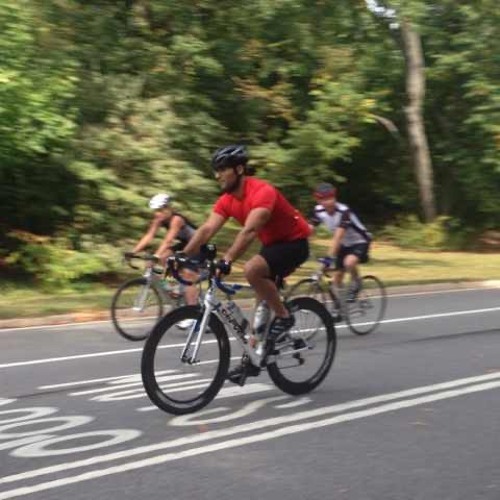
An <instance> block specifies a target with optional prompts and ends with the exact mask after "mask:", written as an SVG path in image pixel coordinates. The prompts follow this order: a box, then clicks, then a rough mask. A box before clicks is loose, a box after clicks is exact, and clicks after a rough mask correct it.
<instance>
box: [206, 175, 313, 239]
mask: <svg viewBox="0 0 500 500" xmlns="http://www.w3.org/2000/svg"><path fill="white" fill-rule="evenodd" d="M254 208H267V209H268V210H270V211H271V217H270V219H269V220H268V221H267V222H266V224H265V225H264V226H263V227H262V228H261V229H260V231H259V232H258V233H257V236H258V238H259V239H260V241H261V242H262V244H263V245H272V244H273V243H278V242H284V241H293V240H298V239H302V238H307V237H308V236H309V235H310V234H311V228H310V227H309V224H308V223H307V222H306V220H305V219H304V217H303V216H302V215H301V214H300V212H299V211H298V210H297V209H296V208H294V207H293V206H292V205H291V204H290V203H289V202H288V201H287V200H286V198H285V197H284V196H283V195H282V194H281V193H280V192H279V191H278V190H277V189H276V188H275V187H274V186H271V184H269V183H267V182H265V181H263V180H261V179H256V178H254V177H245V179H244V185H243V199H241V200H239V199H238V198H236V197H235V196H234V195H232V194H229V193H224V194H223V195H222V196H221V197H220V198H219V199H218V200H217V201H216V202H215V205H214V208H213V210H214V212H215V213H217V214H219V215H222V217H224V218H226V219H227V218H229V217H233V218H235V219H236V220H237V221H238V222H239V223H240V224H241V225H244V224H245V220H246V218H247V216H248V214H249V213H250V211H251V210H253V209H254Z"/></svg>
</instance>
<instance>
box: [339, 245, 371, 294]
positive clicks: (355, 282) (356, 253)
mask: <svg viewBox="0 0 500 500" xmlns="http://www.w3.org/2000/svg"><path fill="white" fill-rule="evenodd" d="M368 247H369V245H368V244H367V243H359V244H357V245H353V246H352V247H349V248H348V250H347V252H348V253H347V255H346V257H345V259H344V266H345V269H346V271H347V272H349V274H350V275H351V287H350V290H349V293H348V297H347V299H348V300H349V301H353V300H355V299H356V296H357V294H358V292H359V289H360V287H361V279H360V273H359V264H360V263H365V262H368Z"/></svg>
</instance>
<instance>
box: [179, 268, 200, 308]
mask: <svg viewBox="0 0 500 500" xmlns="http://www.w3.org/2000/svg"><path fill="white" fill-rule="evenodd" d="M181 275H182V277H183V278H184V279H186V280H187V281H196V280H197V279H198V273H197V272H196V271H193V270H192V269H187V268H185V269H183V270H182V272H181ZM184 300H185V301H186V304H187V305H188V306H195V305H196V304H197V303H198V287H197V286H196V285H191V286H186V287H184Z"/></svg>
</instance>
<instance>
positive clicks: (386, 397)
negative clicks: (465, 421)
mask: <svg viewBox="0 0 500 500" xmlns="http://www.w3.org/2000/svg"><path fill="white" fill-rule="evenodd" d="M495 379H500V371H498V372H495V373H489V374H485V375H479V376H474V377H467V378H462V379H457V380H451V381H448V382H441V383H438V384H432V385H427V386H421V387H415V388H413V389H406V390H403V391H398V392H393V393H388V394H382V395H379V396H372V397H369V398H364V399H358V400H354V401H348V402H346V403H340V404H335V405H331V406H326V407H321V408H316V409H314V410H307V411H302V412H299V413H294V414H290V415H282V416H280V417H273V418H266V419H262V420H257V421H253V422H249V423H244V424H239V425H235V426H233V427H225V428H223V429H219V430H213V431H207V432H204V433H202V434H200V433H196V434H192V435H190V436H186V437H182V438H177V439H173V440H170V441H164V442H161V443H156V444H151V445H146V446H140V447H137V448H130V449H127V450H123V451H118V452H114V453H109V454H106V455H100V456H94V457H91V458H87V459H83V460H76V461H73V462H70V463H64V464H59V465H51V466H48V467H42V468H40V469H34V470H31V471H27V472H21V473H17V474H13V475H10V476H5V477H3V478H0V484H7V483H13V482H16V481H24V480H27V479H31V478H34V477H39V476H43V475H47V474H56V473H58V472H63V471H67V470H71V469H78V468H83V467H91V466H95V465H97V464H103V463H105V462H111V461H114V460H120V459H126V458H130V457H132V456H137V455H141V454H145V453H151V452H155V451H159V450H165V449H169V448H178V447H181V446H189V445H193V444H198V443H202V442H204V441H209V440H212V439H218V438H224V437H228V436H233V435H237V434H243V433H247V432H249V433H252V434H253V433H255V432H257V431H261V430H262V429H263V428H265V427H275V426H279V425H286V426H288V425H289V424H290V423H292V422H298V421H300V420H306V419H314V418H318V417H319V418H321V417H324V416H326V415H328V414H335V413H342V412H346V411H348V410H352V409H356V408H361V407H365V406H370V405H376V404H378V403H387V402H389V401H394V400H397V399H404V398H411V397H413V396H418V395H422V394H427V393H432V392H435V391H444V392H438V393H437V394H435V395H431V396H426V397H421V398H418V399H408V401H417V400H418V401H422V403H419V404H423V403H425V402H430V401H433V400H434V399H427V398H433V397H434V396H437V399H435V400H439V399H444V398H442V397H440V395H441V394H448V393H453V394H456V395H457V396H458V395H460V394H466V393H467V392H474V391H475V390H487V389H489V388H491V389H493V388H496V387H498V386H500V381H499V380H495ZM490 381H492V382H490ZM485 382H486V383H485ZM470 384H478V385H470ZM491 384H493V385H492V386H491V387H490V385H491ZM461 386H468V387H465V388H464V389H460V390H457V389H456V388H457V387H461ZM484 386H488V387H487V388H484ZM476 388H479V389H476ZM237 389H240V388H237ZM241 389H243V388H241ZM450 389H451V390H450ZM464 391H465V392H464ZM424 400H425V401H424ZM401 403H402V404H403V405H404V403H405V401H404V400H403V401H402V402H400V403H393V404H396V405H399V404H401ZM386 406H387V405H385V404H384V405H382V406H379V407H376V406H375V407H374V408H372V409H374V410H377V409H378V408H383V407H386ZM410 406H411V405H410ZM401 407H404V406H401ZM364 411H367V412H370V411H372V410H364ZM358 413H361V412H358ZM353 414H354V413H346V415H347V416H349V415H353ZM375 414H376V413H375ZM367 416H368V415H367ZM341 417H342V415H341V416H340V417H335V418H341ZM313 425H316V423H313ZM276 432H278V431H277V430H272V431H270V432H269V434H271V435H274V434H275V433H276ZM195 449H200V448H195ZM137 463H142V462H137ZM89 479H91V478H89ZM20 490H23V489H22V488H20V489H19V490H12V491H14V492H15V491H20ZM37 491H38V490H37ZM31 492H32V491H29V493H31ZM5 493H8V492H4V494H5ZM20 494H24V493H20ZM14 496H19V495H14ZM4 498H12V496H1V494H0V500H3V499H4Z"/></svg>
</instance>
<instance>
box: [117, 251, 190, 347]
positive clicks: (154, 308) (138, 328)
mask: <svg viewBox="0 0 500 500" xmlns="http://www.w3.org/2000/svg"><path fill="white" fill-rule="evenodd" d="M134 260H142V261H144V264H145V265H144V272H143V274H142V276H141V277H138V278H132V279H130V280H128V281H126V282H125V283H123V284H122V285H121V286H120V287H119V288H118V289H117V290H116V292H115V294H114V296H113V300H112V302H111V319H112V321H113V325H114V327H115V329H116V331H117V332H118V333H119V334H120V335H121V336H122V337H124V338H126V339H128V340H133V341H139V340H144V339H145V338H146V337H147V336H148V335H149V332H150V331H151V329H152V328H153V326H154V325H155V324H156V323H157V321H158V320H159V319H160V318H161V317H162V316H163V315H164V314H165V313H166V312H168V311H169V310H171V309H175V308H177V307H180V306H181V305H183V304H184V293H183V288H182V286H179V283H178V282H177V281H176V280H175V279H173V278H172V277H169V276H168V274H167V273H166V269H164V268H160V267H157V266H155V263H156V262H157V260H158V259H157V258H156V257H154V256H153V255H150V254H144V255H141V254H131V253H127V254H125V261H126V262H127V264H128V265H129V266H130V267H131V268H132V269H141V268H140V267H139V266H136V265H135V264H134V263H133V261H134Z"/></svg>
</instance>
